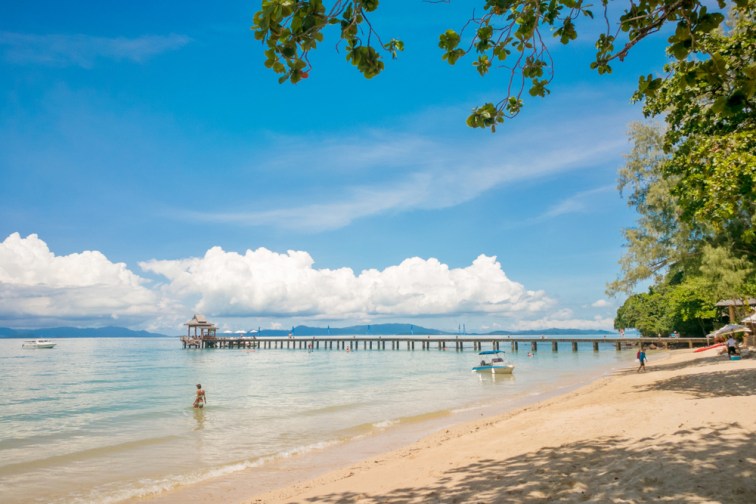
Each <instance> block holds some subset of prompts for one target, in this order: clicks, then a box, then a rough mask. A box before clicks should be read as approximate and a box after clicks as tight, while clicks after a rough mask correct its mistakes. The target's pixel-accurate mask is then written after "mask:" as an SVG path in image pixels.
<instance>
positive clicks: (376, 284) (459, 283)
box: [0, 233, 613, 332]
mask: <svg viewBox="0 0 756 504" xmlns="http://www.w3.org/2000/svg"><path fill="white" fill-rule="evenodd" d="M139 266H140V267H141V268H142V269H143V270H144V271H145V272H146V273H150V274H155V275H159V276H161V277H163V278H164V279H165V280H164V281H163V282H162V283H157V282H151V281H148V280H147V279H146V278H143V277H141V276H139V275H137V274H135V273H134V272H132V271H131V270H129V269H128V267H127V266H126V265H125V264H124V263H114V262H112V261H110V260H109V259H108V258H107V257H106V256H105V255H104V254H102V253H101V252H98V251H84V252H81V253H73V254H69V255H63V256H60V255H56V254H55V253H53V252H52V251H50V249H49V248H48V246H47V244H46V243H45V242H44V241H42V240H41V239H39V237H38V236H37V235H34V234H32V235H29V236H27V237H26V238H23V237H21V236H20V235H19V234H18V233H13V234H11V235H10V236H8V237H7V238H6V239H5V241H3V242H2V243H0V319H4V320H6V321H11V322H16V325H17V326H26V327H41V326H45V325H47V326H50V325H56V324H65V323H75V324H76V325H83V326H97V325H103V324H104V323H108V324H110V323H114V322H113V321H114V320H117V321H118V322H117V323H118V325H124V326H126V327H145V328H147V329H149V330H154V331H166V330H168V331H169V332H170V331H171V330H175V329H177V328H179V327H180V326H181V323H182V322H183V321H185V320H186V319H187V318H188V314H189V313H191V312H193V311H194V312H199V313H205V314H207V315H210V316H212V317H213V318H214V319H216V320H215V321H216V322H223V320H224V319H226V320H237V321H243V320H249V319H257V320H266V321H267V322H266V326H267V327H281V326H282V323H281V320H287V321H289V320H292V319H299V320H310V321H318V320H323V321H325V320H327V321H329V322H333V321H343V322H344V323H349V324H351V323H370V322H371V321H373V322H377V321H381V320H385V321H397V320H406V319H415V320H418V319H425V320H433V319H435V320H440V321H441V320H443V319H459V318H462V319H470V320H479V321H480V325H481V327H486V325H487V324H488V325H490V324H493V326H497V327H503V326H501V324H504V325H505V326H506V327H505V328H508V329H515V330H517V329H544V328H549V327H560V328H576V329H607V328H611V327H612V324H613V321H612V319H611V318H601V317H595V318H593V319H590V320H582V319H580V318H578V317H575V315H574V314H573V313H572V311H571V310H568V309H559V308H558V307H555V302H554V301H553V300H552V299H551V298H550V297H549V296H547V295H546V293H544V292H543V291H533V290H528V289H526V288H525V287H524V286H523V285H522V284H520V283H518V282H515V281H513V280H511V279H509V278H508V277H507V275H506V273H505V272H504V270H503V269H502V266H501V264H500V263H499V262H498V261H497V259H496V257H492V256H486V255H480V256H479V257H477V258H476V259H475V260H474V261H472V263H471V264H470V265H468V266H465V267H460V268H452V267H450V266H449V265H447V264H444V263H442V262H441V261H439V260H438V259H435V258H429V259H423V258H419V257H412V258H408V259H405V260H404V261H402V262H401V263H399V264H396V265H393V266H389V267H387V268H385V269H382V270H378V269H366V270H363V271H361V272H359V273H356V272H354V271H353V270H352V269H350V268H337V269H328V268H317V267H316V266H315V261H314V259H313V258H312V256H310V254H309V253H307V252H304V251H295V250H289V251H287V252H286V253H277V252H273V251H271V250H268V249H266V248H259V249H257V250H247V251H246V252H245V253H243V254H240V253H237V252H227V251H225V250H223V249H222V248H221V247H212V248H211V249H209V250H208V251H207V252H206V253H205V255H204V256H202V257H193V258H184V259H176V260H151V261H146V262H141V263H139ZM594 305H595V304H594ZM217 319H220V320H217ZM506 321H508V322H506Z"/></svg>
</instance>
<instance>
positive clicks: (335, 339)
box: [181, 335, 711, 352]
mask: <svg viewBox="0 0 756 504" xmlns="http://www.w3.org/2000/svg"><path fill="white" fill-rule="evenodd" d="M710 341H711V340H709V339H708V338H574V337H556V338H546V337H537V338H534V337H521V336H467V335H465V336H289V337H272V336H261V337H257V338H255V337H229V338H224V337H220V338H218V337H214V336H204V337H189V336H183V337H181V342H182V344H183V347H184V348H257V349H301V350H320V349H323V350H349V351H357V350H434V349H438V350H455V351H457V352H461V351H464V350H473V351H481V350H502V349H509V350H510V351H512V352H517V351H519V350H520V347H521V346H523V349H526V350H528V351H530V352H537V351H538V350H539V349H542V348H551V351H552V352H559V351H560V350H567V349H571V350H572V351H573V352H577V351H578V347H580V346H583V347H585V346H587V345H590V346H592V348H593V351H594V352H598V351H599V348H602V347H603V348H605V349H610V348H614V349H616V350H617V351H621V350H623V349H628V348H636V347H638V346H639V345H641V344H642V345H643V346H644V347H647V348H654V347H656V348H665V349H667V348H685V347H687V348H693V347H698V346H706V345H709V344H710Z"/></svg>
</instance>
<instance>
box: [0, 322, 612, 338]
mask: <svg viewBox="0 0 756 504" xmlns="http://www.w3.org/2000/svg"><path fill="white" fill-rule="evenodd" d="M290 333H292V334H293V335H294V336H352V335H358V336H368V335H370V336H373V335H374V336H392V335H393V336H409V335H412V334H415V335H418V336H421V335H422V336H425V335H429V336H439V335H455V334H457V333H456V332H450V331H440V330H438V329H429V328H427V327H422V326H418V325H413V324H370V325H358V326H350V327H309V326H296V327H294V328H293V330H289V329H261V330H260V331H259V332H256V333H251V332H250V333H247V334H246V335H248V336H249V335H251V334H254V335H255V336H259V337H265V336H271V337H276V336H288V335H289V334H290ZM465 334H468V335H481V336H509V335H524V336H527V335H539V336H541V335H543V336H549V335H555V334H566V335H593V334H612V331H602V330H586V329H558V328H552V329H541V330H527V331H492V332H487V333H465ZM233 335H236V336H241V334H225V333H221V332H219V333H218V336H219V337H224V336H226V337H230V336H233ZM166 336H167V335H165V334H158V333H151V332H148V331H134V330H132V329H126V328H125V327H113V326H108V327H98V328H81V327H50V328H44V329H10V328H7V327H0V338H156V337H166ZM174 336H178V335H174Z"/></svg>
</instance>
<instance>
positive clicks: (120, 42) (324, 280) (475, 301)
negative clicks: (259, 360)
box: [0, 0, 666, 334]
mask: <svg viewBox="0 0 756 504" xmlns="http://www.w3.org/2000/svg"><path fill="white" fill-rule="evenodd" d="M479 4H481V5H482V2H480V3H476V2H473V3H471V2H464V1H461V0H460V1H458V2H450V3H432V2H423V1H422V0H405V1H402V2H388V1H386V2H381V5H380V7H379V9H378V11H376V12H375V13H373V15H372V16H371V18H370V20H371V23H372V24H373V26H374V27H375V28H376V29H377V30H378V32H379V33H380V35H381V37H382V38H383V39H386V40H387V39H390V38H394V37H395V38H399V39H401V40H403V41H404V43H405V51H404V52H403V53H400V54H399V57H398V58H397V59H396V60H391V59H390V57H388V55H387V56H386V58H387V59H386V68H385V70H384V72H383V73H382V74H380V75H379V76H377V77H375V78H373V79H370V80H368V79H365V78H363V77H362V76H361V75H360V74H359V72H358V71H357V70H356V69H355V68H354V67H352V66H351V65H350V64H349V63H348V62H346V61H345V56H344V47H343V44H342V45H339V44H338V43H337V42H338V40H337V38H336V34H335V33H330V34H328V33H327V35H326V39H325V41H324V42H323V43H321V45H320V46H319V47H318V49H317V50H316V51H315V52H314V53H312V54H311V58H310V59H311V61H312V64H313V69H312V71H311V72H310V75H309V78H308V79H306V80H303V81H302V82H300V83H298V84H296V85H292V84H290V83H285V84H279V83H278V76H277V75H276V74H274V73H272V72H271V71H270V70H268V69H266V68H265V67H264V65H263V61H264V56H263V50H264V47H263V46H262V45H261V43H260V42H259V41H257V40H255V39H254V36H253V32H252V30H251V29H250V27H251V25H252V17H253V14H254V11H255V10H256V9H257V8H259V5H260V2H249V1H245V2H219V3H215V4H209V3H207V2H198V1H193V0H188V1H187V0H184V1H181V2H175V1H161V2H151V1H150V2H147V1H133V2H114V1H103V0H99V1H96V2H95V1H77V2H72V3H69V2H53V1H50V2H40V1H35V0H29V1H23V2H19V1H10V2H2V3H0V182H1V183H0V300H1V301H0V326H4V327H13V328H39V327H54V326H77V327H101V326H107V325H117V326H123V327H129V328H132V329H146V330H150V331H156V332H161V333H163V334H181V333H182V332H183V331H184V329H183V326H182V324H183V323H184V322H186V321H188V320H189V319H190V318H191V317H192V315H193V314H194V313H200V314H204V315H205V316H206V317H207V318H208V319H209V320H210V321H211V322H214V323H216V324H217V325H218V327H219V329H220V330H221V331H235V330H250V329H256V328H258V327H262V328H289V327H293V326H296V325H300V324H303V325H311V326H321V327H325V326H327V325H330V326H331V327H346V326H350V325H354V324H379V323H410V324H415V325H421V326H425V327H432V328H436V329H442V330H449V331H456V330H458V329H459V328H460V327H462V326H463V325H464V327H465V329H466V330H467V331H468V332H478V331H483V332H485V331H493V330H497V329H508V330H525V329H535V330H538V329H545V328H553V327H557V328H578V329H608V330H611V329H612V328H613V318H614V316H615V314H616V310H617V308H618V306H620V305H621V303H622V302H623V300H624V299H623V298H622V297H617V298H613V297H607V296H606V294H605V288H606V285H607V283H608V282H610V281H612V280H614V279H615V278H617V276H618V275H619V266H618V261H619V259H620V257H621V256H622V254H623V251H624V249H623V243H624V240H623V234H622V231H623V229H624V228H627V227H630V226H632V225H633V222H634V219H635V217H636V216H635V214H634V213H633V211H632V209H631V208H628V206H627V203H626V201H625V200H623V199H622V198H621V195H620V194H619V192H618V191H617V170H618V169H619V168H620V167H621V166H622V165H623V162H624V157H623V156H624V155H625V154H627V153H628V152H629V149H630V147H631V146H630V144H629V143H628V140H627V131H628V127H629V124H630V123H631V122H633V121H639V120H642V119H643V115H642V110H641V105H640V104H634V103H632V102H631V96H632V93H633V90H634V89H635V85H636V84H637V80H638V76H639V75H641V74H643V75H646V74H649V73H659V72H660V71H661V70H662V67H663V64H664V62H665V61H666V58H665V55H664V37H663V36H657V37H656V38H653V39H651V40H647V41H644V42H642V43H640V44H639V45H637V46H636V47H635V48H634V49H633V51H632V52H631V53H630V56H629V57H628V58H627V59H626V60H625V61H624V62H623V63H618V64H616V65H614V71H613V72H612V74H610V75H605V76H599V75H597V74H596V73H595V72H594V71H592V70H590V69H589V64H590V61H591V59H592V57H593V53H594V49H593V43H594V40H595V37H596V34H597V33H598V31H599V30H600V29H602V22H603V21H600V20H597V21H596V22H594V23H582V24H579V25H578V27H579V29H580V33H581V36H580V37H579V38H578V40H576V41H575V42H574V43H572V44H571V45H569V46H561V45H560V44H559V43H558V41H557V40H553V41H551V42H550V43H549V49H550V51H551V55H552V57H553V60H554V68H555V74H556V75H555V78H554V81H553V82H552V84H551V86H550V88H551V94H550V95H549V96H548V97H546V98H529V97H528V98H526V101H525V107H524V109H523V112H522V113H521V114H520V115H519V116H518V117H516V118H515V119H513V120H508V121H506V122H505V123H504V124H503V125H500V126H499V127H498V129H497V131H496V133H493V134H492V133H491V132H489V131H487V130H473V129H470V128H468V127H467V126H466V125H465V119H466V118H467V116H468V115H469V113H470V111H471V110H472V109H473V108H474V107H475V106H478V105H481V104H482V103H484V102H487V101H494V102H495V101H498V100H499V99H501V98H502V97H503V96H504V93H505V89H506V86H507V74H506V70H504V69H499V70H498V71H494V72H492V73H491V74H489V75H488V76H486V77H485V78H483V77H480V76H479V75H478V74H477V72H476V71H475V70H474V69H473V67H472V61H473V60H472V58H469V57H468V58H467V59H463V60H461V61H460V62H458V63H457V64H456V65H455V66H450V65H448V64H447V63H445V62H443V61H442V60H441V50H440V49H439V48H438V47H437V44H438V35H439V34H441V33H442V32H444V31H445V30H447V29H450V28H452V29H456V30H459V29H461V28H462V26H463V25H464V24H465V22H466V20H467V19H468V18H469V17H470V16H471V14H472V13H473V6H476V7H478V9H479V10H480V5H479Z"/></svg>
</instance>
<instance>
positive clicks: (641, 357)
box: [636, 347, 646, 373]
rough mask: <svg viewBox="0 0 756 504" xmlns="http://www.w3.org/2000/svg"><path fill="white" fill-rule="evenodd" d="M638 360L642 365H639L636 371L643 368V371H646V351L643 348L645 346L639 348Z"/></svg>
mask: <svg viewBox="0 0 756 504" xmlns="http://www.w3.org/2000/svg"><path fill="white" fill-rule="evenodd" d="M638 362H640V366H638V371H636V373H638V372H640V370H641V369H642V370H643V372H644V373H645V372H646V351H645V350H643V347H641V349H640V350H638Z"/></svg>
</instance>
